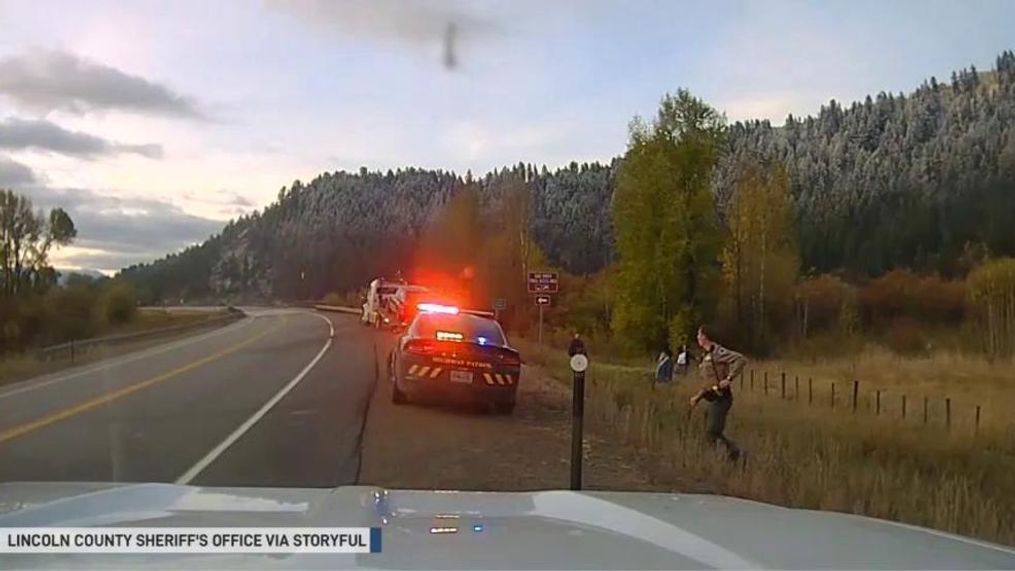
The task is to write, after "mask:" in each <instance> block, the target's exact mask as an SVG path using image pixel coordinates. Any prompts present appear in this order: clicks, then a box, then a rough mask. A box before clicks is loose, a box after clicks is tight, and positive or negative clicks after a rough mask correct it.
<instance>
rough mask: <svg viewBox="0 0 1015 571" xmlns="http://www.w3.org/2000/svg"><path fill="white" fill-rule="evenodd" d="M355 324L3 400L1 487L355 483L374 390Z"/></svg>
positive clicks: (267, 318) (209, 349) (300, 317)
mask: <svg viewBox="0 0 1015 571" xmlns="http://www.w3.org/2000/svg"><path fill="white" fill-rule="evenodd" d="M376 375H377V371H376V359H375V334H373V333H372V332H370V331H369V330H366V329H364V328H362V327H361V326H360V325H359V324H358V322H357V320H356V319H355V318H354V317H349V316H343V315H338V314H325V313H315V312H312V311H307V310H295V309H294V310H279V309H260V310H259V309H250V310H248V316H247V317H246V318H244V319H242V320H240V321H238V322H235V323H233V324H231V325H228V326H226V327H223V328H221V329H216V330H213V331H210V332H205V333H201V334H199V335H195V336H193V337H188V338H185V339H182V340H177V341H173V342H170V343H167V344H164V345H159V346H156V347H153V348H151V349H147V350H145V351H141V352H137V353H132V354H129V355H124V356H121V357H117V358H114V359H110V360H107V361H102V362H98V363H93V364H90V365H87V366H83V367H80V368H77V369H68V370H64V371H61V372H60V373H56V374H52V375H46V376H44V377H39V378H36V379H32V380H29V381H25V382H23V383H18V384H16V385H10V386H7V387H4V388H3V389H2V390H0V482H10V481H100V482H179V483H193V484H204V485H249V486H320V487H331V486H338V485H343V484H351V483H355V482H356V479H357V475H358V472H359V459H360V444H361V437H362V429H363V425H364V420H365V414H366V408H367V404H368V403H369V402H370V395H371V392H372V390H373V386H374V383H375V380H376Z"/></svg>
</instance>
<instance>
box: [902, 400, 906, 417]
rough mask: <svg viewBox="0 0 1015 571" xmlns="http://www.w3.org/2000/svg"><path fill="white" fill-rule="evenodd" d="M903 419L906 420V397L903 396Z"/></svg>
mask: <svg viewBox="0 0 1015 571" xmlns="http://www.w3.org/2000/svg"><path fill="white" fill-rule="evenodd" d="M902 419H903V420H905V419H906V395H902Z"/></svg>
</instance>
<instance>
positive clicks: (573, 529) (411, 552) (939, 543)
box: [0, 483, 1015, 569]
mask: <svg viewBox="0 0 1015 571" xmlns="http://www.w3.org/2000/svg"><path fill="white" fill-rule="evenodd" d="M475 525H481V526H482V530H481V531H475V530H474V529H473V526H475ZM32 526H54V527H87V526H118V527H129V526H138V527H161V526H165V527H186V526H195V527H227V526H248V527H249V526H266V527H280V526H295V527H316V526H321V527H360V526H363V527H381V528H382V534H383V551H382V553H375V554H362V555H353V554H349V555H344V554H343V555H307V554H303V555H277V554H272V555H253V554H235V555H233V554H229V555H192V554H189V555H102V556H96V555H18V556H0V557H2V558H3V559H4V560H0V567H2V568H5V569H10V568H52V567H57V568H69V567H75V568H82V567H84V568H88V567H94V568H111V567H113V568H130V569H143V568H160V569H164V568H190V569H196V568H197V569H199V568H212V567H213V568H219V569H221V568H236V569H239V568H247V567H254V568H299V569H305V568H331V569H334V568H367V569H537V568H538V569H554V568H556V569H573V568H585V569H600V568H604V569H633V568H637V569H682V568H694V569H700V568H737V569H743V568H778V569H794V568H810V569H814V568H839V569H842V568H854V569H855V568H882V569H917V568H919V569H929V568H942V569H945V568H946V569H973V568H979V569H982V568H993V569H996V568H1011V569H1015V550H1012V549H1009V548H1005V547H1001V546H997V545H992V544H988V543H985V542H980V541H976V540H971V539H967V538H963V537H958V536H955V535H951V534H947V533H943V532H938V531H933V530H928V529H922V528H918V527H913V526H909V525H904V524H898V523H893V522H887V521H881V520H876V519H871V518H865V517H860V516H854V515H849V514H841V513H834V512H820V511H811V510H800V509H789V508H783V507H778V506H773V505H769V504H764V503H759V502H754V501H749V500H743V499H738V498H730V497H723V496H713V495H699V494H663V493H640V492H592V491H590V492H570V491H540V492H456V491H423V490H384V489H381V488H376V487H370V486H345V487H340V488H335V489H306V488H211V487H196V486H178V485H172V484H69V483H52V484H49V483H11V484H0V527H32ZM433 527H457V528H458V529H459V531H458V532H457V533H448V534H433V533H431V528H433Z"/></svg>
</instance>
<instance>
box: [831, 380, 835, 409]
mask: <svg viewBox="0 0 1015 571" xmlns="http://www.w3.org/2000/svg"><path fill="white" fill-rule="evenodd" d="M832 408H835V382H834V381H833V382H832Z"/></svg>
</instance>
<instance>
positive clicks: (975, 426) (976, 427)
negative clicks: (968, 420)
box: [973, 405, 980, 434]
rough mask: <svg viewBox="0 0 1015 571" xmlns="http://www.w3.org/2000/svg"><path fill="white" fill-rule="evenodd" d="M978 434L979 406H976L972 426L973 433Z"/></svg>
mask: <svg viewBox="0 0 1015 571" xmlns="http://www.w3.org/2000/svg"><path fill="white" fill-rule="evenodd" d="M978 432H980V405H976V424H974V425H973V433H974V434H975V433H978Z"/></svg>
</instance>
